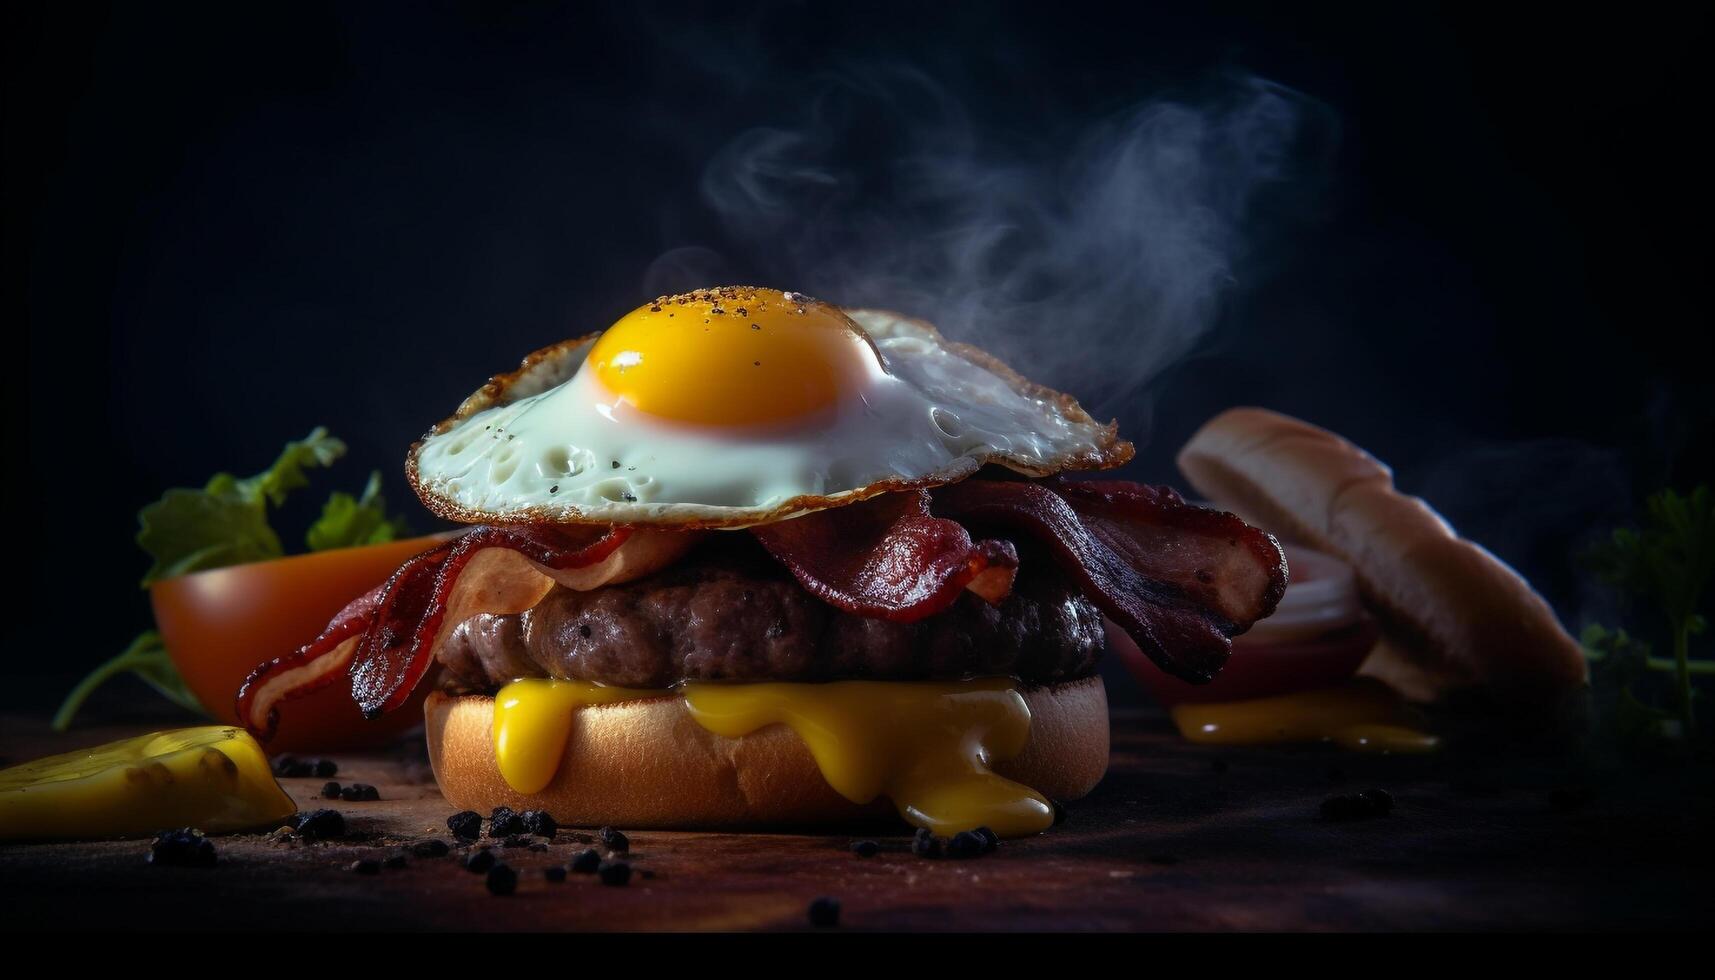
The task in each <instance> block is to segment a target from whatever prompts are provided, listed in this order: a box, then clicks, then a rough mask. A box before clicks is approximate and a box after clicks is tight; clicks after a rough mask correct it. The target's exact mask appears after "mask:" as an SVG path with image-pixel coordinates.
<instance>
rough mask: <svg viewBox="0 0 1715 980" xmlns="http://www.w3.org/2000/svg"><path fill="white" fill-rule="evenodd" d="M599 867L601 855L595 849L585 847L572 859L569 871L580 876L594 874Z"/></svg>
mask: <svg viewBox="0 0 1715 980" xmlns="http://www.w3.org/2000/svg"><path fill="white" fill-rule="evenodd" d="M600 867H601V855H600V854H598V853H596V850H595V848H593V847H586V848H584V849H583V850H581V851H579V852H578V853H577V854H576V855H574V856H573V857H572V863H571V869H572V870H573V871H576V872H577V873H578V874H581V875H588V874H595V872H596V869H597V868H600Z"/></svg>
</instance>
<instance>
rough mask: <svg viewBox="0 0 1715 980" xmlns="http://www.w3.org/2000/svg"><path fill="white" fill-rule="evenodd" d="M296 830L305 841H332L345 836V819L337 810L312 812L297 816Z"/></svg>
mask: <svg viewBox="0 0 1715 980" xmlns="http://www.w3.org/2000/svg"><path fill="white" fill-rule="evenodd" d="M297 830H298V833H299V834H301V835H303V837H304V839H305V840H333V839H334V838H336V837H344V836H345V817H344V816H343V815H341V814H340V812H339V811H338V810H312V811H311V812H309V813H301V814H299V815H298V823H297Z"/></svg>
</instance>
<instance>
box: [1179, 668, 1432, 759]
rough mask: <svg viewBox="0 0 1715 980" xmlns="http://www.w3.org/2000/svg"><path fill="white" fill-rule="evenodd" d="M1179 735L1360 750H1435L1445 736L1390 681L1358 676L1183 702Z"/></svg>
mask: <svg viewBox="0 0 1715 980" xmlns="http://www.w3.org/2000/svg"><path fill="white" fill-rule="evenodd" d="M1173 722H1174V724H1176V725H1178V726H1179V734H1181V735H1183V736H1185V738H1187V739H1188V740H1190V741H1193V742H1202V743H1205V744H1209V745H1260V744H1266V743H1271V742H1333V743H1335V744H1337V745H1340V746H1342V747H1344V748H1348V749H1354V750H1357V751H1360V752H1400V753H1421V752H1433V751H1435V749H1436V747H1437V746H1438V745H1440V743H1441V740H1440V739H1438V738H1436V737H1435V736H1434V735H1431V734H1429V733H1428V732H1425V731H1423V730H1422V728H1421V727H1419V726H1420V721H1419V719H1418V718H1417V716H1416V715H1415V714H1414V713H1413V712H1412V711H1411V709H1410V708H1408V707H1406V705H1405V703H1404V702H1403V701H1402V700H1401V699H1400V697H1399V695H1397V694H1395V693H1394V692H1393V691H1392V690H1391V689H1389V688H1388V687H1387V686H1386V685H1384V684H1380V683H1378V682H1376V681H1373V680H1368V679H1365V678H1359V679H1357V680H1355V681H1353V682H1352V683H1350V684H1347V685H1344V686H1342V687H1330V688H1325V689H1322V690H1315V691H1299V692H1297V693H1294V694H1280V695H1275V696H1273V697H1266V698H1254V699H1251V700H1248V701H1226V702H1221V703H1215V704H1181V705H1178V706H1176V707H1175V708H1174V709H1173Z"/></svg>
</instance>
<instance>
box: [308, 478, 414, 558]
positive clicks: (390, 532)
mask: <svg viewBox="0 0 1715 980" xmlns="http://www.w3.org/2000/svg"><path fill="white" fill-rule="evenodd" d="M409 533H410V529H409V527H408V526H407V525H406V523H405V518H404V517H403V516H398V517H393V518H388V516H387V502H386V501H385V500H383V499H381V471H380V470H375V471H373V472H371V473H370V474H369V483H368V484H367V485H366V486H364V488H363V496H361V497H356V498H354V497H352V495H351V494H349V493H340V492H335V493H334V494H333V495H332V496H330V497H328V502H327V503H326V504H325V505H323V506H322V516H321V517H320V518H319V519H318V520H317V521H316V522H315V523H314V524H312V525H310V530H309V533H308V534H306V535H305V536H304V539H305V541H306V543H308V544H309V546H310V550H311V551H327V550H329V549H332V548H355V547H358V546H360V545H367V544H384V543H386V542H388V541H396V540H398V539H400V538H402V537H404V536H406V535H407V534H409Z"/></svg>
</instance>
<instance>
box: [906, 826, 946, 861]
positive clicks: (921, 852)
mask: <svg viewBox="0 0 1715 980" xmlns="http://www.w3.org/2000/svg"><path fill="white" fill-rule="evenodd" d="M911 853H913V854H915V855H917V856H918V857H920V858H938V857H940V856H941V840H940V838H938V837H936V836H935V835H934V834H933V833H931V832H930V830H929V828H928V827H918V828H917V833H916V835H914V836H913V837H912V838H911Z"/></svg>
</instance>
